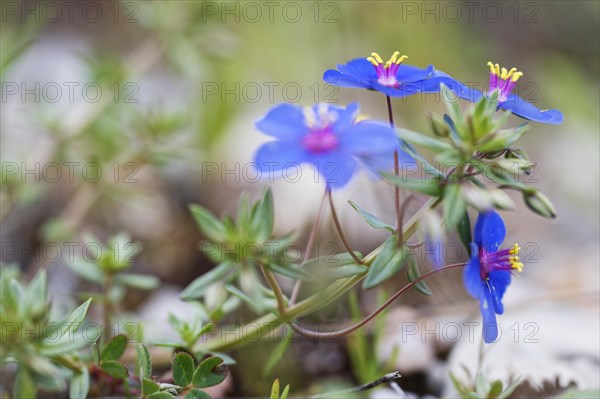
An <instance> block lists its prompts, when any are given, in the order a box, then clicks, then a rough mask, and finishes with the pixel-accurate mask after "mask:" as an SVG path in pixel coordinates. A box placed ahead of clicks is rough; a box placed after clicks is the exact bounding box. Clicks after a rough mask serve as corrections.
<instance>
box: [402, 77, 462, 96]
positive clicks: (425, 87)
mask: <svg viewBox="0 0 600 399" xmlns="http://www.w3.org/2000/svg"><path fill="white" fill-rule="evenodd" d="M441 83H443V84H445V85H446V86H448V87H452V85H454V84H455V81H454V80H453V79H452V78H449V77H435V78H429V79H425V80H421V81H418V82H412V83H406V84H404V87H406V88H409V87H411V86H413V87H414V89H413V90H416V91H417V92H419V93H436V92H438V91H440V84H441Z"/></svg>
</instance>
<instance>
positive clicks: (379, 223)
mask: <svg viewBox="0 0 600 399" xmlns="http://www.w3.org/2000/svg"><path fill="white" fill-rule="evenodd" d="M348 203H349V204H350V206H351V207H352V208H354V210H355V211H356V212H358V214H359V215H360V217H362V218H363V219H364V221H365V222H367V223H368V224H370V225H371V226H372V227H374V228H376V229H385V230H388V231H390V232H391V233H392V234H394V233H396V229H394V227H392V226H391V225H389V224H387V223H386V222H384V221H383V220H381V219H379V218H378V217H377V216H375V215H373V214H372V213H369V212H367V211H365V210H363V209H362V208H361V207H360V206H358V205H356V204H355V203H354V202H353V201H348Z"/></svg>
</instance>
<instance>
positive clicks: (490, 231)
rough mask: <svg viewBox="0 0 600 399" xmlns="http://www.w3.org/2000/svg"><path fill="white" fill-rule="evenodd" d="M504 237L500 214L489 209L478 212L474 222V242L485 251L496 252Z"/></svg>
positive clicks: (504, 229) (504, 231)
mask: <svg viewBox="0 0 600 399" xmlns="http://www.w3.org/2000/svg"><path fill="white" fill-rule="evenodd" d="M505 237H506V227H505V226H504V222H503V221H502V218H501V217H500V215H498V213H497V212H495V211H493V210H491V211H488V212H485V213H479V216H478V217H477V223H476V224H475V243H476V244H477V245H478V246H479V247H483V249H484V250H485V251H486V252H496V251H497V250H498V248H499V247H500V244H502V241H504V238H505Z"/></svg>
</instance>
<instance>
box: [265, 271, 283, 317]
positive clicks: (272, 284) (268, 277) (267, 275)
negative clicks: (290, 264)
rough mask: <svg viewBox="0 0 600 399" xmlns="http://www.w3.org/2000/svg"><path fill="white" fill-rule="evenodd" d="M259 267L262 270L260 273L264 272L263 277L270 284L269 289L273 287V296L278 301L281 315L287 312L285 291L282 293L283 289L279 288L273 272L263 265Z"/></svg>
mask: <svg viewBox="0 0 600 399" xmlns="http://www.w3.org/2000/svg"><path fill="white" fill-rule="evenodd" d="M258 267H259V268H260V271H261V272H262V274H263V276H265V279H266V280H267V283H269V287H271V290H272V291H273V294H275V299H276V300H277V309H278V310H279V313H283V312H285V299H284V298H283V291H281V287H280V286H279V283H278V282H277V279H276V278H275V276H274V275H273V272H272V271H271V270H269V269H265V267H264V266H263V265H258Z"/></svg>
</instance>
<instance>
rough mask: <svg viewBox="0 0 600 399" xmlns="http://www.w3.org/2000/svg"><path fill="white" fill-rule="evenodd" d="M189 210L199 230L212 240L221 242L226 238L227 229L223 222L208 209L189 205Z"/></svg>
mask: <svg viewBox="0 0 600 399" xmlns="http://www.w3.org/2000/svg"><path fill="white" fill-rule="evenodd" d="M190 211H191V212H192V215H193V216H194V219H195V220H196V223H197V224H198V227H199V228H200V231H202V233H204V234H205V235H206V237H208V238H209V239H210V240H211V241H213V242H223V241H225V240H226V238H227V231H226V229H225V226H224V225H223V223H222V222H221V221H220V220H219V219H218V218H217V217H216V216H215V215H214V214H213V213H212V212H211V211H209V210H208V209H206V208H204V207H202V206H200V205H196V204H191V205H190Z"/></svg>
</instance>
